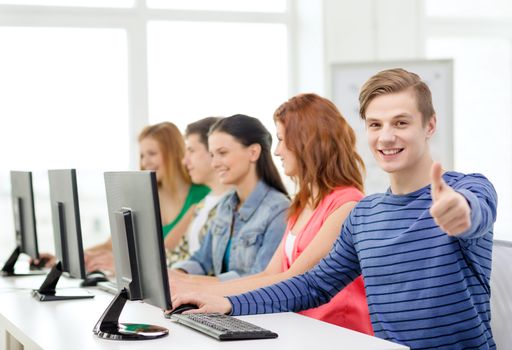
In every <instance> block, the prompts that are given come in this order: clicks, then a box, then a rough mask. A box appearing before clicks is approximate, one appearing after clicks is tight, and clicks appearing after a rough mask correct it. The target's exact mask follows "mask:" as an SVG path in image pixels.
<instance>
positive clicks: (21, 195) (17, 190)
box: [11, 171, 39, 259]
mask: <svg viewBox="0 0 512 350" xmlns="http://www.w3.org/2000/svg"><path fill="white" fill-rule="evenodd" d="M11 199H12V209H13V214H14V230H15V234H16V244H17V246H19V247H20V252H21V253H25V254H27V255H28V256H30V257H31V258H34V259H36V258H39V251H38V248H37V232H36V214H35V209H34V192H33V189H32V173H31V172H29V171H11Z"/></svg>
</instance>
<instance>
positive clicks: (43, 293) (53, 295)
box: [32, 261, 94, 301]
mask: <svg viewBox="0 0 512 350" xmlns="http://www.w3.org/2000/svg"><path fill="white" fill-rule="evenodd" d="M61 275H62V262H60V261H59V262H58V263H57V264H55V266H54V267H52V269H51V270H50V272H49V273H48V275H47V276H46V279H45V280H44V282H43V283H42V284H41V287H39V289H34V290H33V291H32V296H33V297H34V298H36V299H37V300H39V301H55V300H73V299H90V298H94V295H92V294H90V293H88V292H87V291H83V290H78V289H73V290H72V291H70V290H56V289H55V287H56V286H57V282H59V278H60V276H61ZM77 293H78V294H77Z"/></svg>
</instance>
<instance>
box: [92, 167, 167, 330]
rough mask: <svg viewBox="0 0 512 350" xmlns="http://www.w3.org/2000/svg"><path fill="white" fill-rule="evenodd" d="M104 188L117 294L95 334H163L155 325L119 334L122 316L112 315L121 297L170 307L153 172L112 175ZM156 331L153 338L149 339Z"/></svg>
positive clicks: (160, 222)
mask: <svg viewBox="0 0 512 350" xmlns="http://www.w3.org/2000/svg"><path fill="white" fill-rule="evenodd" d="M105 188H106V192H107V206H108V215H109V221H110V230H111V235H112V250H113V253H114V259H115V266H116V278H117V287H118V293H119V294H118V296H116V299H114V301H113V302H112V304H111V307H109V309H110V310H107V311H106V312H105V314H104V316H103V317H102V319H100V321H99V322H98V324H97V325H96V327H95V329H94V332H95V333H96V334H97V335H98V336H100V337H102V338H110V339H132V338H137V339H141V338H144V339H149V338H152V337H159V336H163V335H165V334H167V330H165V329H164V330H162V329H159V328H158V327H157V326H148V325H145V326H147V327H143V326H144V325H141V324H137V327H138V329H139V330H140V332H135V333H138V334H135V333H134V332H133V331H130V332H124V331H123V330H122V329H126V327H127V326H126V325H125V326H126V327H124V326H122V325H120V328H119V329H118V330H113V329H112V327H110V326H109V325H111V324H113V321H112V320H113V319H116V320H117V317H118V316H119V314H118V313H117V314H116V315H113V314H112V313H114V310H115V309H117V310H119V306H118V305H119V304H120V303H121V304H123V303H124V302H123V301H122V300H120V299H127V300H128V299H129V300H143V301H145V302H146V303H148V304H151V305H154V306H156V307H158V308H161V309H169V308H171V298H170V291H169V283H168V277H167V266H166V262H165V252H164V242H163V235H162V221H161V219H160V205H159V201H158V187H157V182H156V175H155V173H154V172H152V171H132V172H108V173H105ZM119 313H120V310H119ZM106 319H108V320H109V322H105V320H106ZM114 323H117V322H114ZM123 327H124V328H123ZM155 327H156V328H155ZM152 332H153V334H154V335H150V333H152Z"/></svg>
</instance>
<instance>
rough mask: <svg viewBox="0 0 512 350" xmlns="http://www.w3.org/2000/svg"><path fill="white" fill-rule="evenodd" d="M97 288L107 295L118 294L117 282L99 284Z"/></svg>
mask: <svg viewBox="0 0 512 350" xmlns="http://www.w3.org/2000/svg"><path fill="white" fill-rule="evenodd" d="M97 287H98V289H101V290H102V291H105V292H107V293H110V294H117V284H116V283H115V282H112V281H107V282H98V284H97Z"/></svg>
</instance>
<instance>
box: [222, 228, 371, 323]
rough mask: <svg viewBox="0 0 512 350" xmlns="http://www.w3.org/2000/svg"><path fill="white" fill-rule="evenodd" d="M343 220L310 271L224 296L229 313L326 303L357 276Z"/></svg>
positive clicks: (358, 270) (348, 234)
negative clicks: (338, 233)
mask: <svg viewBox="0 0 512 350" xmlns="http://www.w3.org/2000/svg"><path fill="white" fill-rule="evenodd" d="M348 226H350V225H348V224H347V222H346V223H345V225H344V226H343V228H342V232H341V234H340V236H339V237H338V239H337V240H336V242H335V244H334V246H333V248H332V249H331V251H330V253H329V254H328V255H327V256H326V257H325V258H324V259H322V260H321V261H320V262H319V263H318V264H317V265H316V266H315V267H314V268H313V269H311V270H310V271H308V272H306V273H304V274H302V275H300V276H296V277H293V278H290V279H288V280H285V281H282V282H280V283H277V284H274V285H271V286H268V287H265V288H260V289H257V290H254V291H252V292H248V293H244V294H241V295H237V296H230V297H228V299H229V301H230V303H231V305H232V311H231V314H232V315H244V314H259V313H271V312H284V311H301V310H306V309H309V308H312V307H317V306H319V305H321V304H324V303H326V302H328V301H329V300H330V299H331V298H332V297H334V296H335V295H336V294H337V293H338V292H339V291H340V290H341V289H343V288H344V287H345V286H346V285H348V284H349V283H350V282H352V281H353V280H354V279H356V278H357V277H358V276H359V275H360V273H361V272H360V266H359V261H358V258H357V254H356V251H355V249H354V246H353V243H352V235H351V233H350V230H349V228H348Z"/></svg>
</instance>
